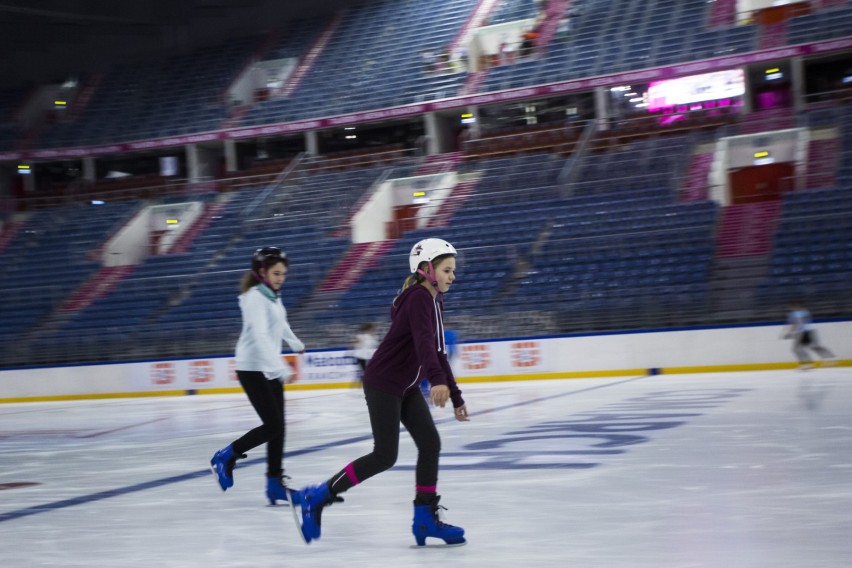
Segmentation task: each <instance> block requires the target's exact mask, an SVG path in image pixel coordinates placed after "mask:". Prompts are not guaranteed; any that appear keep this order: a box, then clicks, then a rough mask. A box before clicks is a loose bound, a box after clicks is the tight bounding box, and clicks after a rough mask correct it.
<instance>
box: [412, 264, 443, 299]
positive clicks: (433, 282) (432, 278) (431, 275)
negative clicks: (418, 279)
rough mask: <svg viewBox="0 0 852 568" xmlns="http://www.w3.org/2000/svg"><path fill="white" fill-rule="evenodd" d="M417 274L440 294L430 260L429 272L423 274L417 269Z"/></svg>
mask: <svg viewBox="0 0 852 568" xmlns="http://www.w3.org/2000/svg"><path fill="white" fill-rule="evenodd" d="M417 274H419V275H421V276H423V278H425V279H426V280H428V281H429V284H431V285H432V287H433V288H434V289H435V291H436V292H440V290H438V279H437V278H436V277H435V267H434V266H432V261H431V260H430V261H429V270H428V271H427V272H423V271H422V270H420V269H419V268H418V269H417Z"/></svg>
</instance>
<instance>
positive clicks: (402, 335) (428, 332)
mask: <svg viewBox="0 0 852 568" xmlns="http://www.w3.org/2000/svg"><path fill="white" fill-rule="evenodd" d="M423 378H427V379H429V382H430V383H431V384H432V386H435V385H447V387H449V389H450V399H451V400H452V402H453V407H454V408H458V407H460V406H462V405H464V399H462V396H461V390H459V387H458V386H457V385H456V379H455V377H454V376H453V371H452V369H450V362H449V360H448V359H447V346H446V345H445V344H444V320H443V316H442V308H441V304H440V303H439V302H438V301H437V300H436V299H435V298H433V297H432V294H431V293H430V292H429V290H427V289H426V288H425V287H424V286H421V285H420V284H413V285H411V286H409V287H408V288H406V289H405V290H403V292H402V293H401V294H400V295H399V296H397V297H396V299H395V300H394V303H393V306H392V307H391V326H390V329H389V330H388V333H387V335H385V338H384V339H383V340H382V342H381V344H380V345H379V347H378V349H376V352H375V353H374V354H373V357H372V358H371V359H370V362H369V363H368V364H367V368H366V369H365V370H364V384H366V385H369V386H371V387H373V388H375V389H378V390H380V391H382V392H386V393H390V394H393V395H396V396H403V395H405V394H406V393H407V392H408V391H410V390H411V389H416V388H418V385H419V383H420V380H421V379H423Z"/></svg>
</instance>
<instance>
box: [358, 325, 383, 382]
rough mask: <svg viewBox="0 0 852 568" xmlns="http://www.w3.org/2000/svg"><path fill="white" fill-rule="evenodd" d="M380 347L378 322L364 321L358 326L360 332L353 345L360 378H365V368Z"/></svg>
mask: <svg viewBox="0 0 852 568" xmlns="http://www.w3.org/2000/svg"><path fill="white" fill-rule="evenodd" d="M376 347H378V341H377V340H376V324H375V323H373V322H367V323H362V324H361V325H360V326H359V327H358V333H357V334H356V335H355V344H354V345H353V346H352V354H353V355H354V356H355V360H356V361H357V362H358V367H359V369H360V372H359V374H358V380H359V381H361V380H363V378H364V369H366V368H367V362H368V361H369V360H370V358H371V357H372V356H373V353H375V351H376Z"/></svg>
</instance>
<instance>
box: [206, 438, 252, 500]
mask: <svg viewBox="0 0 852 568" xmlns="http://www.w3.org/2000/svg"><path fill="white" fill-rule="evenodd" d="M244 457H246V456H245V455H237V454H235V453H234V448H233V446H231V445H228V446H227V447H226V448H223V449H221V450H219V451H218V452H216V453H215V454H213V459H211V460H210V471H212V472H213V476H214V477H216V480H217V481H218V482H219V486H220V487H221V488H222V491H227V490H228V488H229V487H232V486H233V485H234V466H235V465H236V463H237V460H238V459H240V458H244Z"/></svg>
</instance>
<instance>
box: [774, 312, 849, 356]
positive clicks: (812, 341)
mask: <svg viewBox="0 0 852 568" xmlns="http://www.w3.org/2000/svg"><path fill="white" fill-rule="evenodd" d="M787 307H788V309H789V313H788V315H787V327H786V328H785V330H786V331H785V333H784V335H783V337H784V339H792V340H793V353H795V354H796V358H797V359H798V360H799V369H800V370H806V369H812V368H813V366H814V365H813V359H811V357H810V355H809V354H808V349H810V350H812V351H814V352H815V353H816V354H817V355H819V356H820V358H822V360H823V363H824V364H828V365H831V364H834V363H836V362H837V359H836V358H835V356H834V353H832V352H831V351H829V350H828V349H826V348H825V347H823V346H822V345H821V344H820V342H819V339H818V337H817V332H816V328H815V327H814V324H813V321H812V319H811V312H810V311H808V310H807V309H806V308H805V307H804V306H803V305H802V302H800V301H798V300H794V301H791V302H790V303H789V304H787Z"/></svg>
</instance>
